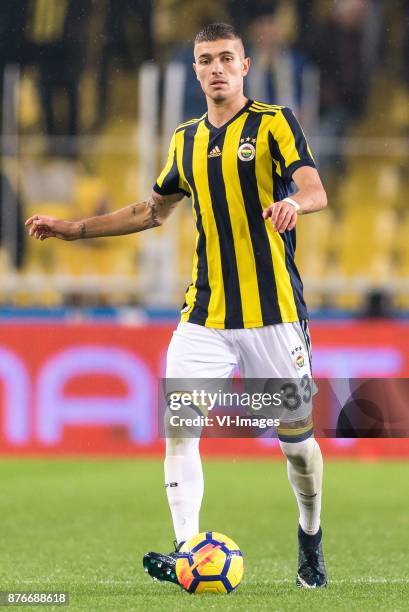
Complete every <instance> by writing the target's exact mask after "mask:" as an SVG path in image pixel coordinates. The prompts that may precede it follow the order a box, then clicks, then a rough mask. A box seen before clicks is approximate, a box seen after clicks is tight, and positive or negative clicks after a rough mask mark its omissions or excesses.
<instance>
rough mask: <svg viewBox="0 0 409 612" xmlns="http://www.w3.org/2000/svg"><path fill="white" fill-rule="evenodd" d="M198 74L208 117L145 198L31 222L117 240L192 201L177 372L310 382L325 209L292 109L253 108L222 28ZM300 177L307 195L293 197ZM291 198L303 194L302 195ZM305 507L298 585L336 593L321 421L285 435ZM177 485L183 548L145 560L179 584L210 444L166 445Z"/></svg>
mask: <svg viewBox="0 0 409 612" xmlns="http://www.w3.org/2000/svg"><path fill="white" fill-rule="evenodd" d="M194 58H195V63H194V64H193V68H194V70H195V72H196V75H197V78H198V80H199V81H200V84H201V87H202V89H203V92H204V95H205V97H206V102H207V108H208V111H207V113H206V114H205V115H204V116H203V117H200V118H197V119H192V120H190V121H187V122H185V123H183V124H182V125H179V126H178V127H177V128H176V130H175V132H174V135H173V138H172V141H171V143H170V149H169V157H168V161H167V163H166V165H165V167H164V169H163V171H162V173H161V174H160V176H159V178H158V179H157V182H156V184H155V185H154V187H153V191H152V193H151V195H150V197H149V199H147V200H146V201H145V202H142V203H139V204H132V205H130V206H127V207H125V208H122V209H120V210H117V211H115V212H112V213H109V214H105V215H101V216H98V217H92V218H89V219H85V220H81V221H77V222H69V221H63V220H59V219H55V218H52V217H47V216H43V215H34V216H32V217H31V218H30V219H28V220H27V222H26V224H27V226H28V227H29V233H30V235H31V236H34V237H35V238H37V239H40V240H44V239H47V238H49V237H56V238H60V239H63V240H76V239H79V238H92V237H99V236H117V235H122V234H130V233H132V232H139V231H142V230H146V229H149V228H152V227H156V226H158V225H162V223H164V222H165V220H166V219H167V217H168V216H169V215H170V214H171V212H172V210H173V209H174V208H175V206H176V205H177V202H178V201H179V200H181V199H182V198H183V196H184V195H188V196H191V197H192V205H193V212H194V216H195V221H196V227H197V243H196V251H195V255H194V260H193V275H192V282H191V284H190V286H189V288H188V290H187V293H186V298H185V304H184V306H183V308H182V315H181V321H180V323H179V325H178V327H177V329H176V331H175V332H174V334H173V337H172V340H171V342H170V345H169V349H168V354H167V365H166V377H167V378H168V379H182V378H212V379H218V378H220V379H226V378H229V377H230V376H231V375H232V372H233V369H234V368H235V366H237V365H238V366H239V368H240V372H241V374H242V376H244V377H247V378H260V377H263V378H283V377H287V378H293V379H299V380H303V379H304V380H305V376H307V378H308V377H311V369H310V339H309V334H308V327H307V319H308V313H307V309H306V306H305V302H304V299H303V287H302V282H301V279H300V276H299V273H298V271H297V268H296V265H295V263H294V251H295V225H296V223H297V219H298V215H300V214H306V213H312V212H316V211H319V210H321V209H323V208H324V207H325V206H326V203H327V200H326V194H325V191H324V189H323V186H322V184H321V181H320V178H319V175H318V172H317V170H316V168H315V164H314V160H313V157H312V154H311V151H310V148H309V146H308V144H307V142H306V139H305V137H304V134H303V132H302V130H301V128H300V126H299V124H298V122H297V120H296V119H295V117H294V115H293V114H292V112H291V110H290V109H289V108H285V107H280V106H274V105H268V104H264V103H262V102H256V101H252V100H248V99H247V98H246V97H245V96H244V93H243V79H244V77H245V76H246V75H247V73H248V71H249V68H250V59H249V58H248V57H246V56H245V52H244V47H243V43H242V40H241V38H240V36H239V35H238V34H237V33H236V32H235V30H234V29H233V27H231V26H230V25H227V24H223V23H215V24H211V25H208V26H206V27H205V28H204V29H203V30H202V31H201V32H199V34H198V35H197V36H196V39H195V45H194ZM292 181H294V183H295V185H296V187H297V191H296V193H292V191H291V184H292ZM290 195H291V197H289V196H290ZM277 434H278V438H279V442H280V446H281V449H282V451H283V453H284V455H285V457H286V459H287V466H288V478H289V481H290V484H291V486H292V488H293V491H294V494H295V497H296V500H297V503H298V507H299V526H298V543H299V558H298V573H297V577H296V584H297V585H298V586H299V587H305V588H315V587H324V586H326V584H327V576H326V570H325V565H324V558H323V553H322V545H321V540H322V531H321V527H320V510H321V489H322V456H321V451H320V448H319V446H318V444H317V442H316V440H315V439H314V437H313V424H312V415H311V413H310V414H308V415H307V416H306V417H305V418H303V419H302V420H296V421H293V420H291V419H289V420H288V422H281V423H280V427H278V428H277ZM165 483H166V491H167V496H168V501H169V506H170V510H171V513H172V519H173V525H174V529H175V534H176V542H175V544H176V545H175V552H173V553H170V554H162V553H155V552H150V553H147V554H146V555H145V557H144V560H143V562H144V566H145V569H146V570H147V571H148V572H149V574H150V575H151V576H152V577H154V578H157V579H159V580H167V581H170V582H174V583H177V577H176V573H175V563H176V561H175V559H176V557H177V551H178V549H179V548H180V546H181V545H182V543H183V542H185V541H186V540H188V539H189V538H191V537H192V536H193V535H194V534H196V533H198V532H199V510H200V506H201V501H202V496H203V473H202V466H201V460H200V454H199V439H198V438H193V437H191V438H189V437H183V438H172V437H168V438H167V440H166V458H165Z"/></svg>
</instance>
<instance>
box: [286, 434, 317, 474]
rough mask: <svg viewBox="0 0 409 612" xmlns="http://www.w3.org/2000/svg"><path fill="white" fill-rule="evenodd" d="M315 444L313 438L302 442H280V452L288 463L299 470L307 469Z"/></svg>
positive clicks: (311, 459)
mask: <svg viewBox="0 0 409 612" xmlns="http://www.w3.org/2000/svg"><path fill="white" fill-rule="evenodd" d="M316 445H317V442H316V440H315V439H314V438H312V437H311V438H307V440H303V441H302V442H283V441H282V440H280V446H281V450H282V451H283V453H284V455H285V456H286V457H287V459H288V461H290V463H292V464H293V465H295V466H297V467H299V468H308V466H309V465H310V464H311V463H312V461H313V457H314V453H315V447H316Z"/></svg>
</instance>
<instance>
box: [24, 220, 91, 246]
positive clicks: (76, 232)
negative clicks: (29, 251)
mask: <svg viewBox="0 0 409 612" xmlns="http://www.w3.org/2000/svg"><path fill="white" fill-rule="evenodd" d="M25 226H26V227H28V228H29V232H28V233H29V236H33V238H37V240H45V239H46V238H59V239H60V240H77V238H80V236H81V227H80V223H78V222H77V221H63V220H62V219H56V218H55V217H48V216H46V215H33V216H32V217H30V218H29V219H27V221H26V223H25Z"/></svg>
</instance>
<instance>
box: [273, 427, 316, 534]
mask: <svg viewBox="0 0 409 612" xmlns="http://www.w3.org/2000/svg"><path fill="white" fill-rule="evenodd" d="M280 446H281V449H282V451H283V453H284V455H285V456H286V457H287V471H288V480H289V481H290V483H291V486H292V488H293V490H294V494H295V497H296V499H297V503H298V508H299V511H300V525H301V528H302V530H303V531H304V532H305V533H307V534H309V535H314V534H316V533H317V531H318V529H319V527H320V515H321V490H322V471H323V466H322V455H321V449H320V447H319V446H318V443H317V441H316V440H315V438H308V439H307V440H303V441H302V442H281V441H280Z"/></svg>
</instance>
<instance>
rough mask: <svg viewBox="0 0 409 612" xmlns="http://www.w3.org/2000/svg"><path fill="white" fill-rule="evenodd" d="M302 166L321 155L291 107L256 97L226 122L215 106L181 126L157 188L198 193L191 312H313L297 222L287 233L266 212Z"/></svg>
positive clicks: (211, 322)
mask: <svg viewBox="0 0 409 612" xmlns="http://www.w3.org/2000/svg"><path fill="white" fill-rule="evenodd" d="M302 166H310V167H315V164H314V160H313V157H312V153H311V150H310V148H309V146H308V144H307V141H306V139H305V136H304V134H303V131H302V129H301V127H300V125H299V124H298V122H297V120H296V119H295V117H294V115H293V113H292V112H291V110H290V109H289V108H286V107H281V106H275V105H267V104H264V103H261V102H256V101H252V100H248V102H247V103H246V104H245V106H244V107H243V108H242V109H241V110H240V111H239V112H238V113H237V114H236V115H235V116H234V117H232V118H231V119H230V120H229V121H227V123H225V124H224V125H223V126H221V127H219V128H216V127H214V126H213V125H212V124H211V123H210V122H209V120H208V117H207V114H206V115H204V116H203V117H200V118H198V119H192V120H191V121H187V122H186V123H183V124H181V125H179V126H178V127H177V128H176V130H175V132H174V135H173V137H172V141H171V144H170V148H169V156H168V160H167V163H166V165H165V167H164V169H163V171H162V172H161V174H160V176H159V178H158V179H157V182H156V184H155V185H154V190H155V191H156V192H157V193H159V194H162V195H170V194H174V193H178V192H181V193H184V194H186V195H188V196H192V208H193V214H194V217H195V221H196V228H197V237H196V249H195V253H194V259H193V273H192V282H191V284H190V285H189V287H188V289H187V291H186V297H185V303H184V305H183V308H182V315H181V320H182V321H189V322H191V323H197V324H200V325H205V326H207V327H213V328H218V329H237V328H248V327H261V326H264V325H271V324H274V323H286V322H293V321H298V320H302V319H306V318H307V317H308V314H307V309H306V306H305V302H304V298H303V286H302V282H301V278H300V275H299V273H298V270H297V267H296V265H295V261H294V254H295V229H293V230H291V231H285V232H284V233H283V234H280V233H278V232H275V231H274V228H273V226H272V224H271V222H270V221H265V220H264V219H263V217H262V212H263V210H264V209H265V208H266V207H268V206H269V205H270V204H271V203H272V202H274V201H279V200H282V199H283V198H285V197H286V196H287V195H289V194H290V193H291V177H292V174H293V172H294V171H295V170H297V169H298V168H300V167H302Z"/></svg>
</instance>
